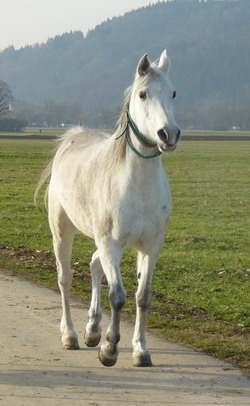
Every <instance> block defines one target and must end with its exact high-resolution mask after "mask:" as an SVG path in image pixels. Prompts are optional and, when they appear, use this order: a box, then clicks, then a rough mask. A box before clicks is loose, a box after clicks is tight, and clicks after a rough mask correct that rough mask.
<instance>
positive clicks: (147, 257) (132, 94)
mask: <svg viewBox="0 0 250 406" xmlns="http://www.w3.org/2000/svg"><path fill="white" fill-rule="evenodd" d="M168 69H169V60H168V57H167V53H166V51H163V53H162V54H161V56H160V59H159V61H158V62H155V63H152V64H151V63H150V61H149V59H148V57H147V54H146V55H144V56H143V57H142V58H141V60H140V62H139V64H138V67H137V71H136V76H135V80H134V83H133V85H132V86H131V87H130V88H129V89H128V91H127V95H126V99H125V102H124V106H123V109H122V112H121V116H120V119H119V122H118V125H117V129H116V132H115V133H114V134H113V135H112V136H111V137H110V138H106V137H104V136H103V135H101V134H96V133H94V132H91V131H87V130H83V129H82V128H76V129H73V130H71V131H69V132H68V133H67V134H66V135H65V136H64V137H63V139H62V141H61V143H60V145H59V147H58V149H57V152H56V154H55V157H54V159H53V162H52V163H51V165H50V166H49V167H48V169H47V172H46V173H45V174H44V176H43V177H42V178H41V181H40V183H39V187H40V186H41V185H42V184H43V183H44V182H45V180H46V179H47V177H48V176H50V175H51V179H50V183H49V186H48V209H49V224H50V228H51V232H52V235H53V244H54V251H55V256H56V262H57V270H58V284H59V287H60V291H61V296H62V310H63V313H62V320H61V333H62V342H63V346H64V348H66V349H78V348H79V344H78V337H77V334H76V331H75V329H74V325H73V322H72V319H71V315H70V305H69V295H70V287H71V281H72V271H71V268H70V258H71V250H72V243H73V239H74V235H75V233H76V232H77V231H79V232H81V233H83V234H85V235H87V236H89V237H90V238H92V239H94V241H95V244H96V247H97V250H96V252H95V253H94V254H93V257H92V261H91V263H90V270H91V278H92V299H91V305H90V309H89V313H88V323H87V326H86V331H85V343H86V345H87V346H89V347H94V346H97V345H98V343H99V341H100V338H101V324H100V323H101V317H102V312H101V307H100V290H101V281H102V278H103V276H104V275H105V276H106V278H107V281H108V286H109V301H110V306H111V322H110V325H109V327H108V330H107V335H106V340H105V341H104V342H103V343H102V345H101V347H100V350H99V359H100V361H101V362H102V364H103V365H105V366H112V365H114V364H115V363H116V361H117V357H118V342H119V340H120V314H121V310H122V307H123V305H124V303H125V298H126V294H125V290H124V288H123V284H122V277H121V273H120V260H121V256H122V253H123V250H124V249H125V248H126V247H129V246H130V247H133V248H135V249H136V250H137V252H138V262H137V278H138V289H137V292H136V312H137V314H136V323H135V330H134V335H133V340H132V344H133V364H134V366H140V367H144V366H151V365H152V362H151V356H150V352H149V350H148V348H147V345H146V339H145V326H146V316H147V311H148V308H149V304H150V298H151V280H152V273H153V268H154V266H155V262H156V260H157V257H158V255H159V253H160V250H161V247H162V245H163V240H164V229H165V226H166V223H167V221H168V218H169V214H170V208H171V195H170V189H169V184H168V181H167V178H166V175H165V172H164V170H163V167H162V163H161V154H162V152H164V151H173V150H174V149H175V148H176V145H177V142H178V140H179V138H180V129H179V128H178V126H177V124H176V122H175V119H174V115H173V107H172V105H173V99H174V98H175V96H176V92H175V90H174V89H173V87H172V86H171V84H170V82H169V80H168V75H167V73H168Z"/></svg>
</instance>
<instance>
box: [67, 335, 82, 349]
mask: <svg viewBox="0 0 250 406" xmlns="http://www.w3.org/2000/svg"><path fill="white" fill-rule="evenodd" d="M63 348H64V349H65V350H79V348H80V347H79V344H78V339H77V337H69V338H67V339H64V340H63Z"/></svg>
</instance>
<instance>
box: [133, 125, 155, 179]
mask: <svg viewBox="0 0 250 406" xmlns="http://www.w3.org/2000/svg"><path fill="white" fill-rule="evenodd" d="M128 131H129V137H130V140H131V141H132V145H133V146H134V147H135V149H136V151H138V153H139V154H141V155H142V156H145V157H146V156H150V155H154V154H155V153H156V151H157V149H154V148H149V147H147V146H145V145H143V143H141V142H140V141H139V140H138V139H137V137H136V136H135V135H134V134H133V131H132V130H131V129H129V130H128ZM126 167H127V170H128V171H129V172H130V175H131V177H132V179H133V181H135V179H137V181H138V182H140V183H144V184H145V183H151V182H155V181H157V179H158V178H159V171H160V170H161V168H162V166H161V158H160V157H159V156H157V157H154V158H149V159H148V158H142V157H141V156H138V154H136V153H135V152H134V151H133V150H132V149H131V148H130V147H129V145H127V148H126Z"/></svg>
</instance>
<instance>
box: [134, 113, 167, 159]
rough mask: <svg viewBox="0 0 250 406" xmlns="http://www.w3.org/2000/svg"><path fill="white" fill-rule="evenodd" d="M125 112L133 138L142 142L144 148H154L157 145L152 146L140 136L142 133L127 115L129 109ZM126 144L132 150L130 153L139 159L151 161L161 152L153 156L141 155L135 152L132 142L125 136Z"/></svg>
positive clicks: (145, 138) (146, 139)
mask: <svg viewBox="0 0 250 406" xmlns="http://www.w3.org/2000/svg"><path fill="white" fill-rule="evenodd" d="M126 112H127V117H128V124H129V125H130V127H131V129H132V131H133V133H134V134H135V136H136V137H137V138H138V139H139V140H140V141H141V142H142V144H144V145H145V146H146V147H149V148H154V147H156V146H157V145H156V144H152V142H151V141H150V140H149V139H148V138H147V137H145V136H144V135H142V133H141V132H140V131H139V129H138V127H137V125H136V124H135V122H134V121H133V119H132V117H131V115H130V113H129V109H128V107H127V109H126ZM127 143H128V145H129V147H130V148H131V149H132V151H133V152H134V153H135V154H136V155H138V156H139V157H140V158H144V159H151V158H156V157H157V156H159V155H161V151H157V152H156V153H155V154H152V155H142V154H141V153H140V152H139V151H137V149H136V148H135V147H134V145H133V144H132V141H131V139H130V137H129V136H127Z"/></svg>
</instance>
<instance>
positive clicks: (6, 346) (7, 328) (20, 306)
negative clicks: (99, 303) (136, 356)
mask: <svg viewBox="0 0 250 406" xmlns="http://www.w3.org/2000/svg"><path fill="white" fill-rule="evenodd" d="M0 295H1V301H0V354H1V357H0V405H1V406H9V405H11V406H21V405H24V406H26V405H32V406H34V405H39V406H40V405H41V406H42V405H46V406H54V405H62V406H63V405H67V406H68V405H70V406H75V405H77V406H84V405H89V406H113V405H114V406H129V405H131V406H137V405H152V406H153V405H154V406H161V405H175V406H176V405H180V406H183V405H192V406H197V405H225V406H230V405H232V406H236V405H248V406H249V405H250V381H249V380H248V379H247V378H246V377H244V376H243V375H242V374H241V372H240V371H239V370H237V369H235V368H233V367H231V366H230V365H229V364H226V363H223V362H222V361H218V360H216V359H214V358H212V357H209V356H206V355H204V354H202V353H199V352H196V351H193V350H191V349H187V348H185V347H182V346H179V345H176V344H173V343H172V342H169V341H166V340H162V339H161V338H159V337H158V336H156V335H154V334H148V342H149V346H150V349H151V350H152V359H153V362H154V367H153V368H143V369H142V368H134V367H133V366H132V350H131V337H132V326H130V325H129V324H125V323H123V324H122V327H121V337H122V339H121V343H120V350H121V352H120V357H119V359H118V362H117V364H116V365H115V366H114V367H112V368H105V367H103V366H102V365H101V364H100V363H99V360H98V357H97V349H89V348H86V347H85V346H84V344H83V332H84V325H85V323H86V321H87V310H86V309H85V308H83V306H82V305H81V304H79V303H77V302H73V318H74V321H75V325H76V328H77V330H78V333H79V339H80V344H82V348H81V350H80V351H65V350H63V349H62V347H61V343H60V335H59V321H60V315H61V304H60V296H59V295H58V294H57V293H56V292H53V291H51V290H49V289H45V288H42V287H37V286H36V285H34V284H31V283H29V282H26V281H22V280H19V279H18V278H16V277H11V276H8V275H5V274H2V273H0ZM106 326H107V318H106V317H104V319H103V330H104V331H105V328H106Z"/></svg>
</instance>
